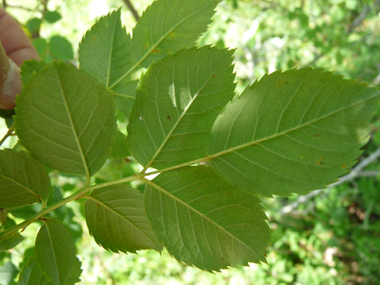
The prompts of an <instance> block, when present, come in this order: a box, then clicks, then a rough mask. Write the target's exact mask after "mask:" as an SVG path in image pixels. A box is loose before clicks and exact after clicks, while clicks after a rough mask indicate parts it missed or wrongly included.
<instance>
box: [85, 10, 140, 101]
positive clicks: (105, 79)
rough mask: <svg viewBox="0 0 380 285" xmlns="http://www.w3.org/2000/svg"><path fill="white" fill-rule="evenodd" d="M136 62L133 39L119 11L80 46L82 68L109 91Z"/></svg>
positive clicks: (95, 26) (87, 33)
mask: <svg viewBox="0 0 380 285" xmlns="http://www.w3.org/2000/svg"><path fill="white" fill-rule="evenodd" d="M135 62H136V60H135V58H134V56H133V52H132V45H131V37H130V36H129V35H128V34H127V32H126V30H125V28H123V27H122V25H121V19H120V9H118V10H116V11H113V12H111V13H110V14H108V15H107V16H104V17H102V18H100V19H99V21H98V22H97V23H96V24H95V25H93V26H92V28H91V29H90V30H89V31H87V32H86V34H85V35H84V37H83V38H82V41H81V42H80V44H79V63H80V67H81V69H83V70H84V71H86V72H87V73H88V74H91V75H94V76H95V77H96V78H97V79H98V81H99V82H102V83H104V85H106V87H107V88H109V87H110V86H112V85H114V84H115V83H116V82H117V81H119V80H120V78H122V77H123V76H124V74H126V73H127V72H128V70H130V69H131V68H132V66H133V64H134V63H135ZM127 79H128V78H127ZM126 95H128V94H126Z"/></svg>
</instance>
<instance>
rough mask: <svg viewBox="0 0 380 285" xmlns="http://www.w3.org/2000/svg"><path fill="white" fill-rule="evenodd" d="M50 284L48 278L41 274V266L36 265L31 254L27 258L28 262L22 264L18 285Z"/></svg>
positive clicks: (34, 258)
mask: <svg viewBox="0 0 380 285" xmlns="http://www.w3.org/2000/svg"><path fill="white" fill-rule="evenodd" d="M36 284H38V285H51V284H53V283H51V282H50V281H49V279H48V278H47V277H46V275H44V274H43V272H42V270H41V268H40V267H39V266H38V263H37V260H36V257H35V256H34V255H33V256H31V257H30V258H29V260H28V262H27V263H26V264H25V265H24V266H23V268H22V270H21V272H20V277H19V279H18V285H36Z"/></svg>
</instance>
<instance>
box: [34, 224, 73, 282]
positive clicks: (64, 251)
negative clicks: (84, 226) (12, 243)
mask: <svg viewBox="0 0 380 285" xmlns="http://www.w3.org/2000/svg"><path fill="white" fill-rule="evenodd" d="M43 221H44V225H43V226H42V227H41V228H40V230H39V232H38V234H37V238H36V248H35V254H36V260H37V263H38V265H39V266H40V268H41V270H42V272H43V273H44V274H45V275H46V276H47V277H48V279H49V280H50V281H51V282H52V283H53V284H55V285H63V284H68V283H70V282H69V281H70V280H72V276H76V275H77V273H78V271H80V263H79V264H78V261H77V258H76V256H75V245H74V242H73V239H72V237H71V235H70V232H69V230H68V229H66V227H65V226H64V224H63V223H62V222H61V221H59V220H56V219H51V218H44V220H43ZM78 265H79V269H78V268H77V267H78Z"/></svg>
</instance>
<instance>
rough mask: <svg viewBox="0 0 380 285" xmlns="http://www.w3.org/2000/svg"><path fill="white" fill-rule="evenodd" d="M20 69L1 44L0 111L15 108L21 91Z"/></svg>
mask: <svg viewBox="0 0 380 285" xmlns="http://www.w3.org/2000/svg"><path fill="white" fill-rule="evenodd" d="M21 84H22V82H21V78H20V68H19V67H18V66H17V64H15V63H14V62H13V60H11V59H10V58H8V56H7V55H6V53H5V51H4V48H3V45H2V44H1V42H0V109H5V110H7V109H12V108H14V107H15V103H14V102H15V100H16V94H20V91H21V86H22V85H21Z"/></svg>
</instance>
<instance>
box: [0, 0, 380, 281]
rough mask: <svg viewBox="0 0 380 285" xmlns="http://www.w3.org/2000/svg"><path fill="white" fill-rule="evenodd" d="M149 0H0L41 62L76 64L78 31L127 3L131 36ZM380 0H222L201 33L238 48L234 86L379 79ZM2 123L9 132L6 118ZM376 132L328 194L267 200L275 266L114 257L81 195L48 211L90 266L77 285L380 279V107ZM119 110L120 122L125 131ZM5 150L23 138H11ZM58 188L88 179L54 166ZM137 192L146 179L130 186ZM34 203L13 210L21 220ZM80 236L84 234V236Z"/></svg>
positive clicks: (112, 165) (119, 167) (130, 166)
mask: <svg viewBox="0 0 380 285" xmlns="http://www.w3.org/2000/svg"><path fill="white" fill-rule="evenodd" d="M151 2H152V1H151V0H28V1H25V0H2V1H1V4H2V7H4V8H5V10H6V11H7V12H8V13H9V14H11V15H12V16H13V17H14V18H15V19H16V20H17V21H18V22H19V23H20V24H21V25H22V27H23V29H24V31H25V33H26V34H27V35H28V36H29V37H30V39H31V40H32V42H33V44H34V46H35V47H36V49H37V50H38V52H39V54H40V57H41V59H42V60H44V61H47V62H50V61H53V60H56V59H59V60H63V61H67V62H68V61H70V62H72V63H73V64H74V65H78V64H77V48H78V43H79V42H80V40H81V37H82V36H83V35H84V33H85V32H86V30H87V29H89V28H90V27H91V26H92V25H93V24H94V23H95V21H96V20H97V19H98V18H99V17H100V16H102V15H105V14H107V13H108V12H109V11H110V10H112V9H115V8H118V7H122V21H123V23H124V25H125V27H126V29H127V31H128V32H132V29H133V26H134V25H135V24H136V21H137V20H138V18H139V16H141V14H142V13H143V11H144V10H145V9H146V7H147V6H148V5H149V4H150V3H151ZM379 31H380V1H373V0H277V1H265V0H223V1H222V2H221V3H220V4H219V5H218V6H217V13H216V14H215V16H214V22H213V23H212V24H211V25H210V27H209V29H208V31H207V32H206V33H205V34H204V35H203V36H202V37H201V38H200V39H199V41H198V44H199V45H208V44H213V45H216V46H218V47H220V48H224V47H228V48H231V49H236V51H235V72H236V76H237V81H238V86H237V93H241V91H242V90H243V88H245V87H246V86H247V85H249V84H251V83H253V82H254V81H255V80H257V79H259V78H260V77H262V76H263V75H264V74H265V73H271V72H273V71H274V70H277V69H283V70H287V69H291V68H301V67H305V66H313V67H316V68H324V69H326V70H328V71H334V72H335V73H337V74H340V75H342V76H344V77H345V78H348V79H356V80H359V81H362V82H367V83H368V84H369V85H374V86H378V85H379V84H380V36H379ZM1 121H2V122H1V123H0V128H2V132H3V129H4V128H5V122H3V120H1ZM372 123H373V128H372V132H371V137H370V139H369V142H368V144H367V146H366V147H365V148H364V149H363V154H362V156H361V158H360V160H359V161H358V164H357V166H355V167H354V168H353V171H352V172H351V173H350V174H348V175H347V176H345V177H344V178H343V179H342V180H341V181H340V182H339V183H337V184H334V185H332V186H331V187H330V188H329V189H328V190H319V191H314V192H311V193H309V194H307V195H303V196H294V197H289V198H283V197H275V198H274V199H265V200H263V206H264V208H265V209H266V213H267V215H268V217H269V221H268V222H269V224H270V226H271V228H272V230H273V233H272V245H271V247H270V249H269V251H268V256H267V259H268V264H262V265H255V264H251V265H250V267H246V268H237V269H230V270H223V271H222V272H221V273H215V274H210V273H206V272H202V271H201V270H198V269H195V268H192V267H188V266H185V265H182V264H180V263H178V262H177V261H176V260H174V259H172V258H171V257H170V256H169V254H168V253H167V252H163V253H162V255H160V254H159V253H157V252H154V251H142V252H140V253H139V254H138V255H135V254H128V255H126V254H114V253H110V252H107V251H105V250H103V249H102V248H100V247H99V246H98V245H97V244H96V243H95V242H94V240H93V239H92V238H91V237H90V236H89V235H88V230H87V227H86V226H85V224H84V218H83V210H82V206H83V205H82V203H83V202H81V201H77V202H74V203H70V204H68V205H66V206H64V207H61V208H59V209H57V210H55V211H54V212H53V213H51V216H53V217H58V218H60V219H61V220H63V221H64V222H65V224H66V226H67V227H68V228H69V229H70V231H71V233H72V235H73V237H74V239H75V241H76V245H77V250H78V255H79V257H80V259H81V262H82V269H83V274H82V276H81V279H82V283H81V284H107V285H108V284H122V285H123V284H155V285H156V284H169V285H172V284H218V285H219V284H220V285H223V284H231V285H232V284H233V285H238V284H254V285H256V284H257V285H260V284H263V285H269V284H296V285H298V284H307V285H313V284H329V285H333V284H339V285H340V284H380V184H379V182H380V175H379V173H380V172H379V170H380V164H379V156H380V150H379V149H380V132H379V128H380V108H379V109H378V110H377V114H376V115H375V117H374V119H373V122H372ZM126 124H127V121H126V119H125V118H124V119H123V118H120V121H119V126H121V127H125V126H126ZM7 143H8V146H11V145H12V144H14V143H15V140H13V141H12V140H8V142H7ZM138 169H139V166H138V165H137V164H136V163H135V162H134V161H132V160H131V161H125V160H112V161H109V162H107V164H106V165H105V166H104V167H103V169H102V170H101V171H100V172H99V173H98V174H97V175H96V180H97V182H105V181H108V180H112V179H117V178H120V177H123V176H127V175H131V174H133V173H134V172H136V171H138ZM50 174H51V176H52V180H53V181H52V184H53V185H57V187H55V189H54V195H52V197H51V198H50V200H51V201H50V203H54V202H55V201H57V200H60V199H62V197H65V196H68V195H70V194H71V193H73V192H75V191H76V190H77V189H78V188H80V187H81V186H83V181H82V180H81V179H80V178H77V177H74V176H69V175H64V174H62V173H58V172H51V173H50ZM133 186H134V187H136V188H140V187H142V185H138V184H136V185H133ZM36 211H38V209H37V208H36V205H33V206H28V207H22V208H17V209H15V210H13V211H11V215H12V217H13V220H12V221H13V222H20V221H22V220H23V219H24V218H25V217H27V216H30V215H31V214H33V213H35V212H36ZM37 230H38V225H32V226H30V227H28V228H27V230H26V231H25V236H28V235H29V236H30V237H31V238H29V239H28V238H27V239H26V240H25V241H24V242H22V243H21V244H20V245H19V246H17V247H16V248H15V249H13V252H12V254H9V253H4V252H2V253H0V284H17V282H16V281H15V280H17V279H16V276H17V274H18V272H19V270H20V268H21V267H22V265H23V262H24V261H23V260H24V259H25V257H27V256H30V255H31V254H32V253H33V251H34V249H33V242H34V239H33V238H32V237H34V235H35V232H36V231H37ZM82 233H83V234H82Z"/></svg>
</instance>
